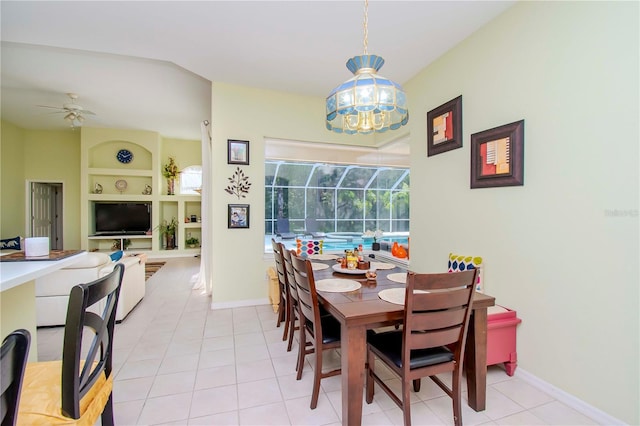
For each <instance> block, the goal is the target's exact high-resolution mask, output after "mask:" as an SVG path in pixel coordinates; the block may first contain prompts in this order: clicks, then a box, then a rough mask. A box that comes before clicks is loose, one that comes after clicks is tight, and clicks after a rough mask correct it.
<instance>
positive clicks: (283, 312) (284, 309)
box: [271, 238, 290, 340]
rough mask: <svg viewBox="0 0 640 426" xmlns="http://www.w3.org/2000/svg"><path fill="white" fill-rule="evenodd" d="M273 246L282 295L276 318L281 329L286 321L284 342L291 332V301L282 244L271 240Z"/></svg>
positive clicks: (283, 334)
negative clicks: (281, 325)
mask: <svg viewBox="0 0 640 426" xmlns="http://www.w3.org/2000/svg"><path fill="white" fill-rule="evenodd" d="M271 246H272V247H273V260H274V261H275V263H276V273H277V275H278V292H279V294H280V296H279V298H280V303H279V304H278V315H277V317H276V327H280V324H281V323H282V322H283V321H284V330H283V332H282V340H286V339H287V333H288V331H289V323H290V320H289V314H288V311H289V309H288V306H289V300H288V297H287V292H288V289H287V283H286V279H287V277H286V273H285V271H284V259H283V258H282V251H281V248H280V243H277V242H276V240H275V239H273V238H272V239H271Z"/></svg>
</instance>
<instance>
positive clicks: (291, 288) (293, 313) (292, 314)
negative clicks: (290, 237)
mask: <svg viewBox="0 0 640 426" xmlns="http://www.w3.org/2000/svg"><path fill="white" fill-rule="evenodd" d="M280 253H281V254H282V260H283V261H284V270H285V276H286V283H287V296H288V297H289V302H290V303H289V312H288V314H289V318H290V319H291V322H290V323H289V342H288V343H287V352H290V351H291V347H292V345H293V336H294V333H295V332H296V330H299V324H300V318H302V314H301V313H300V302H299V301H298V287H297V286H296V279H295V276H294V274H293V263H292V262H291V255H292V253H293V250H292V251H289V250H287V249H286V247H285V246H284V244H282V243H280ZM296 323H297V324H298V325H296ZM300 346H301V347H302V348H305V344H301V345H300ZM299 362H300V356H298V362H297V363H296V371H299V372H300V373H299V374H302V373H301V372H302V369H301V366H300V364H299Z"/></svg>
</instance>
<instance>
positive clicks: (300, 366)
mask: <svg viewBox="0 0 640 426" xmlns="http://www.w3.org/2000/svg"><path fill="white" fill-rule="evenodd" d="M299 328H300V340H299V341H298V365H297V366H296V369H297V370H298V375H297V376H296V380H300V379H301V378H302V369H303V367H304V356H305V353H306V351H307V345H306V344H305V342H306V341H307V336H306V335H305V332H304V325H302V318H301V319H300V327H299Z"/></svg>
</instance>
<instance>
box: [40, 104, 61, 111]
mask: <svg viewBox="0 0 640 426" xmlns="http://www.w3.org/2000/svg"><path fill="white" fill-rule="evenodd" d="M36 106H37V107H40V108H51V109H59V110H62V111H64V108H60V107H54V106H49V105H36Z"/></svg>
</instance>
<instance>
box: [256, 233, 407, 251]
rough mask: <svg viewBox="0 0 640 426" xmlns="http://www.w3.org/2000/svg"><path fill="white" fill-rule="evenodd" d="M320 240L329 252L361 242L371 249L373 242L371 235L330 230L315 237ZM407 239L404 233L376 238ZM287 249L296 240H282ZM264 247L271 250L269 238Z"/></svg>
mask: <svg viewBox="0 0 640 426" xmlns="http://www.w3.org/2000/svg"><path fill="white" fill-rule="evenodd" d="M301 239H302V240H310V239H312V238H311V237H308V236H307V237H304V238H301ZM317 239H321V240H322V251H323V252H330V251H344V250H347V249H353V248H357V247H358V245H360V244H362V248H363V249H365V250H371V244H373V237H367V238H363V237H362V234H361V233H355V232H340V233H339V232H332V233H329V234H327V237H326V238H317ZM408 240H409V236H408V235H406V234H403V235H389V236H384V237H382V238H378V242H381V241H387V242H391V243H393V242H396V241H397V242H398V243H399V244H407V242H408ZM281 242H282V243H284V245H285V247H286V248H287V249H294V250H295V248H296V240H295V239H294V240H283V241H281ZM265 249H269V250H268V251H269V252H270V251H271V250H270V249H271V239H269V243H268V246H267V245H266V242H265Z"/></svg>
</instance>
